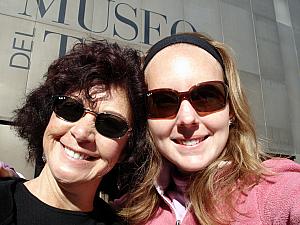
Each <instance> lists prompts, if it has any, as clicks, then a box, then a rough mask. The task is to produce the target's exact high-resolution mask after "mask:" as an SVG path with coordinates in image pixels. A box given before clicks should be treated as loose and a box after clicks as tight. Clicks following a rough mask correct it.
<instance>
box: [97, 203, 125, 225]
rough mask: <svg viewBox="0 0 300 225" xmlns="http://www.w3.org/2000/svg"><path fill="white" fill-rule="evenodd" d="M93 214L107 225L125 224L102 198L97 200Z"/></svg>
mask: <svg viewBox="0 0 300 225" xmlns="http://www.w3.org/2000/svg"><path fill="white" fill-rule="evenodd" d="M93 214H94V216H95V217H98V218H99V220H101V221H105V224H113V225H121V224H123V222H122V220H121V218H120V217H119V216H118V214H117V213H116V211H115V210H114V209H113V208H112V207H111V206H110V205H109V204H108V203H106V202H105V201H104V200H103V199H101V198H97V199H96V200H95V202H94V211H93Z"/></svg>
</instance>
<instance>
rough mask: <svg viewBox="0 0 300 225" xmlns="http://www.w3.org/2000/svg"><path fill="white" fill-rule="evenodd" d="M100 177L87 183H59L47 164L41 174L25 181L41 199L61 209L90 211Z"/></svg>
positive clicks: (28, 187)
mask: <svg viewBox="0 0 300 225" xmlns="http://www.w3.org/2000/svg"><path fill="white" fill-rule="evenodd" d="M99 183H100V179H98V180H96V179H95V180H93V181H89V182H85V183H73V184H70V183H68V184H63V183H59V182H58V181H57V180H56V179H55V178H54V177H53V176H52V173H51V171H50V169H49V167H48V166H47V164H46V165H45V167H44V169H43V170H42V172H41V174H40V176H38V177H37V178H35V179H33V180H30V181H28V182H26V183H25V186H26V187H27V189H28V190H29V191H30V192H31V193H32V194H33V195H34V196H36V197H37V198H38V199H39V200H41V201H42V202H44V203H46V204H47V205H50V206H52V207H55V208H59V209H66V210H71V211H82V212H89V211H92V210H93V202H94V198H95V194H96V190H97V187H98V185H99Z"/></svg>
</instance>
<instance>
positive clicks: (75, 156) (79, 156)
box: [64, 148, 88, 160]
mask: <svg viewBox="0 0 300 225" xmlns="http://www.w3.org/2000/svg"><path fill="white" fill-rule="evenodd" d="M64 150H65V153H66V154H67V155H68V156H70V157H71V158H73V159H80V160H83V159H87V158H88V157H87V156H86V155H83V154H80V153H78V152H74V151H72V150H71V149H68V148H65V149H64Z"/></svg>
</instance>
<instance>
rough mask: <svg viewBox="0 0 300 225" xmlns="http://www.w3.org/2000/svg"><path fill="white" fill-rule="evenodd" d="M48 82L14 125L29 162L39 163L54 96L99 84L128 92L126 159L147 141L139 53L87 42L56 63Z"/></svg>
mask: <svg viewBox="0 0 300 225" xmlns="http://www.w3.org/2000/svg"><path fill="white" fill-rule="evenodd" d="M44 78H45V82H44V83H43V84H41V85H40V86H39V87H37V88H36V89H34V90H33V91H32V92H31V93H30V94H29V95H28V96H27V97H26V100H25V103H24V105H23V106H22V107H21V108H19V109H17V110H15V116H14V119H13V123H14V125H15V130H16V131H17V134H18V135H19V136H20V137H21V138H23V139H25V140H26V141H27V142H28V159H29V160H31V161H35V160H40V159H41V157H42V154H43V134H44V131H45V129H46V127H47V125H48V122H49V120H50V116H51V114H52V102H51V97H52V96H53V95H61V94H66V95H67V94H70V93H73V92H76V91H79V92H83V94H84V97H85V98H86V99H91V97H90V96H89V90H90V88H92V87H93V86H95V85H97V84H102V85H103V84H104V86H105V87H106V88H107V89H109V88H110V86H111V85H117V86H120V87H122V88H124V89H125V90H126V91H127V94H128V97H129V102H130V105H131V108H132V115H133V125H132V127H133V133H132V135H131V136H130V138H129V141H128V144H127V146H126V149H125V150H124V152H125V157H124V160H125V161H126V160H128V159H129V158H130V155H131V154H137V151H138V149H139V148H140V147H142V146H143V141H144V140H145V137H144V136H145V130H146V129H145V127H146V113H145V105H144V98H143V96H144V93H145V90H146V88H145V82H144V77H143V75H142V73H141V59H140V53H139V52H138V51H137V50H134V49H132V48H127V47H121V46H120V45H118V44H117V43H110V42H108V41H106V40H92V41H85V42H83V43H78V44H76V45H74V47H73V48H72V50H71V51H70V52H68V53H67V54H66V55H65V56H63V57H61V58H58V59H57V60H55V61H54V62H53V63H52V64H51V65H50V66H49V68H48V71H47V73H46V74H45V75H44Z"/></svg>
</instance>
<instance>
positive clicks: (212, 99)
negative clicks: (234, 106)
mask: <svg viewBox="0 0 300 225" xmlns="http://www.w3.org/2000/svg"><path fill="white" fill-rule="evenodd" d="M190 99H191V102H192V105H193V107H194V108H195V109H196V110H197V111H198V112H204V113H211V112H214V111H217V110H220V109H223V108H224V107H225V105H226V87H225V86H224V84H223V83H222V82H211V83H207V84H203V85H199V86H196V87H195V88H193V89H192V90H191V92H190Z"/></svg>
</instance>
